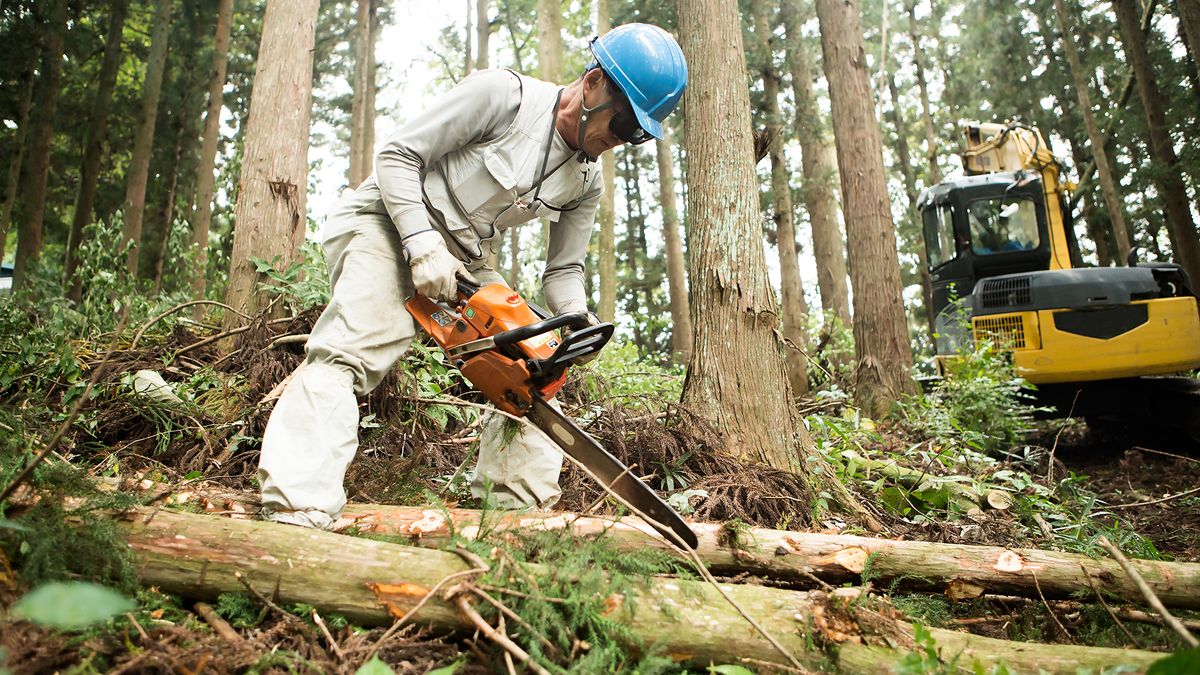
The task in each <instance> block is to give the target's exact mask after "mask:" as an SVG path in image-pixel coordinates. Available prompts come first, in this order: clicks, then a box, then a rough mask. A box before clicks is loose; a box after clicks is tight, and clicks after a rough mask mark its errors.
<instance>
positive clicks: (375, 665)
mask: <svg viewBox="0 0 1200 675" xmlns="http://www.w3.org/2000/svg"><path fill="white" fill-rule="evenodd" d="M354 675H396V671H394V670H392V667H391V666H389V665H388V664H386V663H384V662H383V661H381V660H380V659H379V655H378V654H376V655H375V656H372V657H371V660H370V661H367V662H366V663H364V664H362V666H360V667H359V669H358V670H356V671H354Z"/></svg>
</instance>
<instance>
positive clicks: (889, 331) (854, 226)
mask: <svg viewBox="0 0 1200 675" xmlns="http://www.w3.org/2000/svg"><path fill="white" fill-rule="evenodd" d="M816 7H817V18H818V20H819V21H820V26H821V49H822V53H823V54H824V59H823V62H822V64H823V66H824V69H825V77H826V79H827V80H828V81H829V99H830V105H831V109H832V112H833V130H834V140H835V142H836V146H837V156H838V172H839V174H840V176H841V180H842V201H843V212H844V215H845V219H846V239H847V241H848V242H849V245H848V247H847V248H848V252H849V265H850V275H851V279H852V283H853V284H854V344H855V347H856V349H857V358H858V365H857V368H856V380H857V383H856V399H857V402H858V403H859V404H860V405H861V406H862V407H863V409H864V410H866V411H867V413H868V414H870V415H874V416H877V417H878V416H882V415H884V414H885V413H887V411H888V410H889V409H890V408H891V406H892V404H893V403H894V402H895V401H897V400H898V399H899V398H900V397H901V396H903V395H906V394H910V393H914V392H915V391H916V385H915V383H914V382H913V379H912V377H911V375H910V370H911V368H912V362H913V360H912V348H911V347H910V346H909V342H908V327H907V325H906V324H905V318H904V300H903V298H902V297H901V290H902V285H901V281H900V263H899V259H898V256H897V253H896V231H895V227H894V225H893V223H892V215H891V203H890V201H889V200H888V195H887V179H886V176H885V173H884V168H883V145H882V140H881V139H880V132H879V124H878V122H877V121H876V119H875V108H874V104H873V102H872V97H871V87H870V79H869V77H868V75H867V71H866V54H865V53H864V51H863V41H862V27H861V19H860V17H859V8H858V5H857V4H855V3H853V2H838V0H817V2H816Z"/></svg>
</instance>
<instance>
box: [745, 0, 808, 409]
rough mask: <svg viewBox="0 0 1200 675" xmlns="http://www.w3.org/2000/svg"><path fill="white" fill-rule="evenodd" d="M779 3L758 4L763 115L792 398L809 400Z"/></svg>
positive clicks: (768, 0)
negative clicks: (782, 101)
mask: <svg viewBox="0 0 1200 675" xmlns="http://www.w3.org/2000/svg"><path fill="white" fill-rule="evenodd" d="M776 4H777V3H776V0H755V3H754V35H755V38H756V39H757V42H758V44H757V45H756V46H757V48H758V51H759V55H760V56H759V63H760V65H761V68H762V71H761V72H760V73H759V75H760V76H761V77H762V82H763V101H764V103H763V112H764V117H765V120H764V122H765V124H766V131H767V135H768V136H769V137H770V138H771V145H770V148H769V149H768V155H769V156H770V160H771V197H772V210H773V213H772V215H771V219H772V220H773V221H774V222H775V235H776V236H775V242H776V244H775V245H776V246H777V247H778V249H779V280H780V296H781V307H780V310H781V311H782V312H783V318H782V322H781V328H782V331H783V337H784V338H785V344H787V349H786V351H785V354H786V356H785V361H786V368H787V378H788V382H789V383H790V384H791V386H792V395H793V396H797V397H801V396H807V395H808V357H807V356H805V350H806V349H807V348H808V325H807V324H808V303H807V302H805V300H804V283H803V281H802V280H801V278H800V259H799V252H798V251H797V248H796V229H795V225H794V223H793V219H792V185H791V174H792V172H791V169H790V167H789V166H788V163H787V157H786V156H785V155H784V152H783V148H784V139H785V135H784V133H783V119H782V113H781V112H780V110H779V75H778V74H776V72H775V63H774V61H775V58H774V49H773V47H772V44H771V43H772V40H771V34H772V33H773V32H774V22H773V21H772V20H771V14H772V13H773V12H772V10H773V8H774V6H775V5H776Z"/></svg>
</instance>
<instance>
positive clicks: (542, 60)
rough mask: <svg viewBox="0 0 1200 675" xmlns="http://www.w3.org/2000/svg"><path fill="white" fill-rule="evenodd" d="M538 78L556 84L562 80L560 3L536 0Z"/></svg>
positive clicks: (552, 0)
mask: <svg viewBox="0 0 1200 675" xmlns="http://www.w3.org/2000/svg"><path fill="white" fill-rule="evenodd" d="M537 28H538V77H540V78H541V79H543V80H545V81H547V82H553V83H555V84H558V82H559V80H561V79H562V53H563V44H562V1H561V0H538V3H537Z"/></svg>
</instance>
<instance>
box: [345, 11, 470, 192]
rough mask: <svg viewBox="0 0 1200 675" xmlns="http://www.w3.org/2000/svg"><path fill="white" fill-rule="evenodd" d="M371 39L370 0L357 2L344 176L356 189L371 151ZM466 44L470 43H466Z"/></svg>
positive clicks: (368, 168)
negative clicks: (368, 136) (347, 166)
mask: <svg viewBox="0 0 1200 675" xmlns="http://www.w3.org/2000/svg"><path fill="white" fill-rule="evenodd" d="M468 2H469V0H468ZM372 39H373V38H372V35H371V0H358V14H357V24H356V28H355V31H354V82H353V88H354V93H353V96H352V97H351V100H350V169H349V172H348V173H347V174H346V175H347V181H348V182H349V184H350V187H351V188H357V187H358V186H359V184H361V183H362V182H363V181H364V180H366V179H367V176H369V175H371V150H372V149H371V148H367V147H366V145H365V141H366V132H367V90H368V89H372V88H374V86H375V78H374V73H372V72H370V60H371V59H370V57H369V55H368V52H370V51H371V50H372V49H373V43H372ZM467 43H468V44H470V40H468V41H467Z"/></svg>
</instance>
